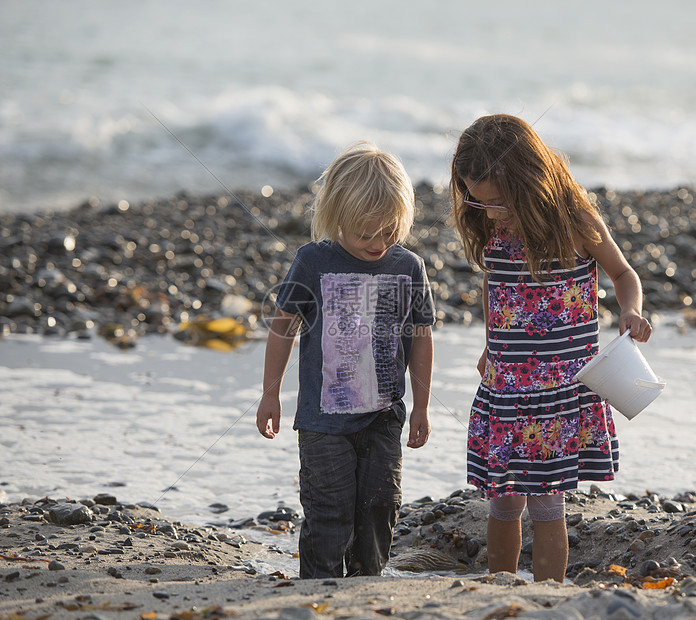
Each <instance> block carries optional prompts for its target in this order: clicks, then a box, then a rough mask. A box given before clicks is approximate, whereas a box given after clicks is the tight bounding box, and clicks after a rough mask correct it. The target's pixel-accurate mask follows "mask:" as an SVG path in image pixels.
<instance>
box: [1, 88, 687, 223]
mask: <svg viewBox="0 0 696 620" xmlns="http://www.w3.org/2000/svg"><path fill="white" fill-rule="evenodd" d="M607 96H608V95H607V93H605V92H598V93H593V92H590V91H589V90H588V89H587V88H584V87H583V85H582V84H578V83H576V84H573V85H571V86H569V87H567V88H566V89H564V90H560V91H547V92H545V93H542V94H540V96H539V98H538V100H536V101H534V102H533V103H532V104H528V103H525V102H520V101H515V100H510V101H507V102H500V103H498V104H497V105H496V104H491V103H490V102H488V103H487V102H484V101H476V100H472V101H466V102H460V101H456V102H447V103H446V104H440V105H438V104H435V103H425V102H424V101H423V100H421V99H416V98H413V97H407V96H403V95H401V96H391V97H389V96H387V97H381V98H366V97H345V96H344V97H338V96H331V95H329V94H326V93H322V92H316V91H310V92H295V91H292V90H290V89H288V88H283V87H279V86H259V87H254V88H248V87H247V88H244V87H234V88H233V87H227V88H225V89H224V90H222V91H221V92H220V93H219V94H217V95H216V96H214V97H195V96H188V97H187V98H185V99H183V100H182V101H181V102H172V101H155V102H152V103H151V102H145V101H143V102H139V104H138V107H128V106H122V107H118V106H114V107H112V108H111V109H106V110H105V109H101V108H98V107H95V106H90V105H86V106H84V105H78V104H77V103H75V104H74V105H72V106H71V105H68V104H66V107H65V109H64V110H63V113H62V115H61V122H60V123H57V124H53V125H49V124H47V123H44V124H42V123H41V122H38V123H37V124H36V125H35V126H34V127H33V129H27V127H28V124H27V123H23V122H18V119H17V117H18V116H21V111H18V110H17V109H16V107H15V106H12V104H11V102H9V103H6V104H5V105H4V107H3V109H2V110H0V116H2V117H4V119H7V118H9V117H13V118H15V123H14V125H12V124H9V125H8V124H4V129H3V131H2V134H0V155H2V158H3V160H4V161H6V162H8V163H7V165H5V166H3V168H2V170H0V183H1V185H2V188H3V190H2V192H3V194H2V196H1V198H2V203H3V205H4V206H3V209H4V210H12V209H13V207H30V206H31V205H32V204H34V205H37V206H38V205H39V204H41V205H42V206H45V204H46V203H47V202H50V203H51V204H52V205H53V206H67V205H61V204H59V203H60V202H61V196H62V197H63V198H62V201H63V202H65V201H70V200H72V201H74V200H79V199H84V198H86V197H88V196H91V195H96V196H98V197H100V198H101V199H102V200H106V201H109V200H118V199H122V198H125V199H127V200H137V199H140V198H143V197H150V196H156V195H160V196H161V195H168V194H172V193H175V192H177V191H179V190H188V191H192V192H203V191H217V190H220V189H224V188H225V187H228V188H233V189H258V188H260V187H261V186H262V185H267V184H268V185H272V186H279V187H283V186H285V187H288V186H293V187H294V186H296V185H298V184H302V183H309V182H311V181H312V180H314V179H315V178H317V177H318V176H319V174H320V173H321V171H322V169H323V168H324V167H325V166H326V165H327V164H328V163H329V162H330V161H331V160H332V159H333V158H334V157H335V156H336V154H337V153H338V152H339V151H340V150H342V149H343V148H344V147H346V146H347V145H348V144H350V143H352V142H355V141H357V140H371V141H374V142H376V143H377V144H378V145H379V146H380V147H381V148H384V149H385V150H389V151H391V152H393V153H395V154H396V155H397V156H399V157H400V158H401V159H402V160H403V162H404V164H405V166H406V169H407V170H408V172H409V174H410V175H411V178H412V179H413V181H414V182H415V183H419V182H421V181H424V182H428V183H431V184H433V185H445V184H446V183H447V182H448V165H449V159H450V157H451V155H452V153H453V151H454V148H455V146H456V140H457V138H458V135H459V133H460V131H461V130H462V129H463V128H464V127H465V126H466V125H468V124H469V123H470V122H471V121H473V120H474V118H476V117H477V116H479V115H480V114H485V113H491V112H499V111H506V112H511V113H514V114H519V115H520V116H523V117H524V118H526V120H528V121H529V122H530V123H533V124H534V126H535V128H536V129H537V130H538V131H539V132H540V134H541V135H542V137H543V138H544V139H545V140H546V141H547V142H548V143H549V144H552V145H553V146H555V147H557V148H558V149H560V150H562V151H564V152H565V153H566V154H567V155H568V156H569V158H570V163H571V168H572V169H573V171H574V172H575V174H576V176H577V177H578V179H579V180H580V181H581V182H582V183H584V184H586V185H589V186H598V185H607V186H612V187H615V188H617V189H622V188H641V187H644V188H659V187H671V186H674V185H676V184H680V183H689V182H691V183H693V182H694V180H695V179H696V168H695V167H694V161H696V121H695V120H694V118H693V117H692V115H690V114H687V111H686V110H678V109H674V108H672V109H670V110H665V109H662V110H661V109H659V108H655V107H653V108H650V112H649V113H648V112H646V108H645V106H642V105H639V103H640V102H637V103H636V104H635V105H634V106H633V107H626V106H625V105H623V104H620V103H617V104H612V102H611V101H607ZM653 103H654V102H653ZM19 120H20V121H21V119H19ZM13 126H14V127H15V128H16V130H15V131H13V130H12V127H13Z"/></svg>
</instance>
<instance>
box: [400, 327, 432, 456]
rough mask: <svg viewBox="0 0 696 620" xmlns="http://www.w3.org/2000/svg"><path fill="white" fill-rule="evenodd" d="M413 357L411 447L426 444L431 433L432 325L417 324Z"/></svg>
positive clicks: (410, 364)
mask: <svg viewBox="0 0 696 620" xmlns="http://www.w3.org/2000/svg"><path fill="white" fill-rule="evenodd" d="M414 330H415V332H414V334H413V346H412V348H411V359H410V360H409V363H408V368H409V372H410V374H411V390H412V391H413V411H411V418H410V420H409V426H410V429H409V434H408V443H407V444H406V445H408V447H409V448H420V447H421V446H423V445H425V442H426V441H428V436H429V435H430V419H429V416H428V405H429V404H430V384H431V382H432V377H433V333H432V330H431V329H430V325H415V326H414Z"/></svg>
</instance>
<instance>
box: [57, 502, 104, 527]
mask: <svg viewBox="0 0 696 620" xmlns="http://www.w3.org/2000/svg"><path fill="white" fill-rule="evenodd" d="M93 517H94V513H93V512H92V511H91V510H90V509H89V508H87V506H83V505H82V504H55V505H53V506H52V507H51V508H50V509H49V510H48V519H49V521H51V522H52V523H55V524H56V525H78V524H80V523H89V522H90V521H92V518H93Z"/></svg>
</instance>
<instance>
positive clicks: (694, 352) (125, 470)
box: [0, 321, 696, 524]
mask: <svg viewBox="0 0 696 620" xmlns="http://www.w3.org/2000/svg"><path fill="white" fill-rule="evenodd" d="M614 336H615V332H614V330H611V329H604V330H602V332H601V334H600V337H601V338H600V342H601V343H602V344H606V343H607V342H609V341H610V340H611V339H612V338H613V337H614ZM434 339H435V368H434V378H433V386H432V399H431V407H430V411H431V421H432V434H431V436H430V439H429V441H428V443H427V444H426V445H425V446H424V447H422V448H419V449H417V450H412V449H409V448H407V447H406V446H405V442H406V439H407V436H408V433H407V431H406V430H404V433H403V435H402V439H403V443H404V448H403V450H404V469H403V495H404V501H405V502H414V501H416V500H418V499H420V498H422V497H424V496H428V495H429V496H431V497H432V498H433V499H436V500H437V499H440V498H444V497H447V496H448V495H449V494H450V493H452V492H453V491H455V490H457V489H461V488H466V487H467V485H466V437H467V425H468V419H469V410H470V407H471V403H472V400H473V397H474V394H475V392H476V389H477V387H478V383H479V380H480V378H479V376H478V373H477V371H476V367H475V365H476V360H478V358H479V356H480V354H481V352H482V351H483V346H484V329H483V326H481V325H478V326H476V325H472V326H470V327H454V326H446V327H444V328H441V329H438V330H436V331H435V335H434ZM264 344H265V343H264V342H263V341H252V342H249V343H247V344H246V345H244V346H243V347H242V348H240V349H238V350H236V351H234V352H232V353H229V354H223V353H219V352H216V351H212V350H208V349H200V348H194V347H190V346H185V345H183V344H182V343H180V342H179V341H177V340H176V339H174V338H172V337H168V336H159V337H157V336H154V337H147V338H143V339H141V340H140V341H139V342H138V345H137V347H136V348H135V349H133V350H130V351H120V350H118V349H116V348H114V347H113V346H111V345H109V344H108V343H107V342H105V341H104V340H101V339H98V338H94V339H93V340H90V341H84V340H75V339H58V338H56V339H53V338H44V337H40V336H26V335H24V336H19V335H17V336H14V335H13V336H7V337H5V338H3V339H2V341H1V342H0V429H2V431H1V432H0V501H3V498H4V499H9V500H12V501H19V500H21V499H22V498H25V497H33V498H40V497H44V496H49V497H52V498H60V497H70V498H72V499H81V498H85V497H93V496H94V495H96V494H97V493H100V492H110V493H112V494H114V495H116V497H117V498H118V499H119V500H120V501H123V502H142V501H144V502H149V503H151V504H156V505H157V506H158V507H159V508H160V510H161V511H162V512H163V514H165V515H166V516H168V517H170V518H174V519H180V520H182V521H185V522H189V523H196V524H205V523H209V522H216V523H226V522H227V521H228V520H229V519H241V518H246V517H250V516H256V515H257V514H259V513H260V512H262V511H264V510H271V509H274V508H275V507H276V506H278V505H279V504H283V505H286V506H289V507H291V508H294V509H296V510H300V505H299V496H298V482H297V475H298V471H299V460H298V454H297V435H296V433H295V432H294V431H293V430H292V420H293V417H294V413H295V407H296V400H297V350H295V352H294V354H293V356H292V358H291V361H290V364H289V366H288V372H287V373H286V376H285V380H284V382H283V391H282V405H283V418H282V422H281V432H280V433H279V435H278V436H277V437H276V438H275V439H273V440H268V439H265V438H263V437H262V436H261V435H260V434H259V433H258V431H257V429H256V424H255V421H256V407H257V405H258V401H259V399H260V397H261V393H262V372H263V356H264V349H265V346H264ZM640 346H641V351H642V352H643V354H644V355H645V357H646V359H647V360H648V362H649V363H650V365H651V366H652V368H653V369H654V371H655V372H656V374H657V375H658V376H660V377H662V378H663V379H664V380H665V381H666V383H667V386H666V388H665V390H664V392H663V393H662V394H661V395H660V396H659V397H658V398H657V400H655V401H654V402H653V403H651V405H649V406H648V408H647V409H646V410H645V411H643V412H642V413H641V414H640V415H638V416H637V417H636V418H634V419H633V420H631V421H630V422H629V421H628V420H626V419H625V418H623V417H622V416H621V415H619V414H616V416H615V417H616V424H617V432H618V436H619V444H620V454H621V455H620V467H621V469H620V471H619V473H618V475H617V477H616V479H615V480H614V481H613V482H608V483H602V484H601V487H602V488H603V489H604V490H606V491H615V492H617V493H628V492H637V493H640V494H642V493H644V492H645V490H646V489H649V490H651V491H652V492H656V493H660V494H666V495H674V494H676V493H679V492H682V491H685V490H694V489H696V470H694V468H693V437H694V433H696V419H695V418H694V416H693V415H691V413H692V411H693V403H694V401H696V386H695V385H694V381H693V377H694V376H696V374H695V373H696V334H695V333H694V332H693V330H692V331H690V332H687V333H686V334H681V333H679V332H678V331H677V330H676V329H675V328H674V327H671V326H669V325H660V324H659V322H657V321H656V329H655V332H654V334H653V337H652V338H651V339H650V341H649V342H648V343H647V344H645V345H640ZM405 400H406V404H407V406H409V403H410V389H408V390H407V396H406V398H405ZM583 485H584V487H583V488H588V487H589V484H587V483H583ZM217 503H221V504H225V505H226V506H227V507H228V508H229V510H227V511H226V512H224V513H222V514H216V513H215V512H214V511H213V510H212V508H211V506H212V505H213V504H217Z"/></svg>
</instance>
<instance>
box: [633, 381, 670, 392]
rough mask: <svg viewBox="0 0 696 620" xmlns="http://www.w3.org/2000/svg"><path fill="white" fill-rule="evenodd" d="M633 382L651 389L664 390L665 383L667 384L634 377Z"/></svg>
mask: <svg viewBox="0 0 696 620" xmlns="http://www.w3.org/2000/svg"><path fill="white" fill-rule="evenodd" d="M634 383H635V384H636V385H639V386H641V387H646V388H650V389H652V390H664V389H665V385H667V384H666V383H665V382H664V381H657V382H656V381H646V380H645V379H636V380H635V381H634Z"/></svg>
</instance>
